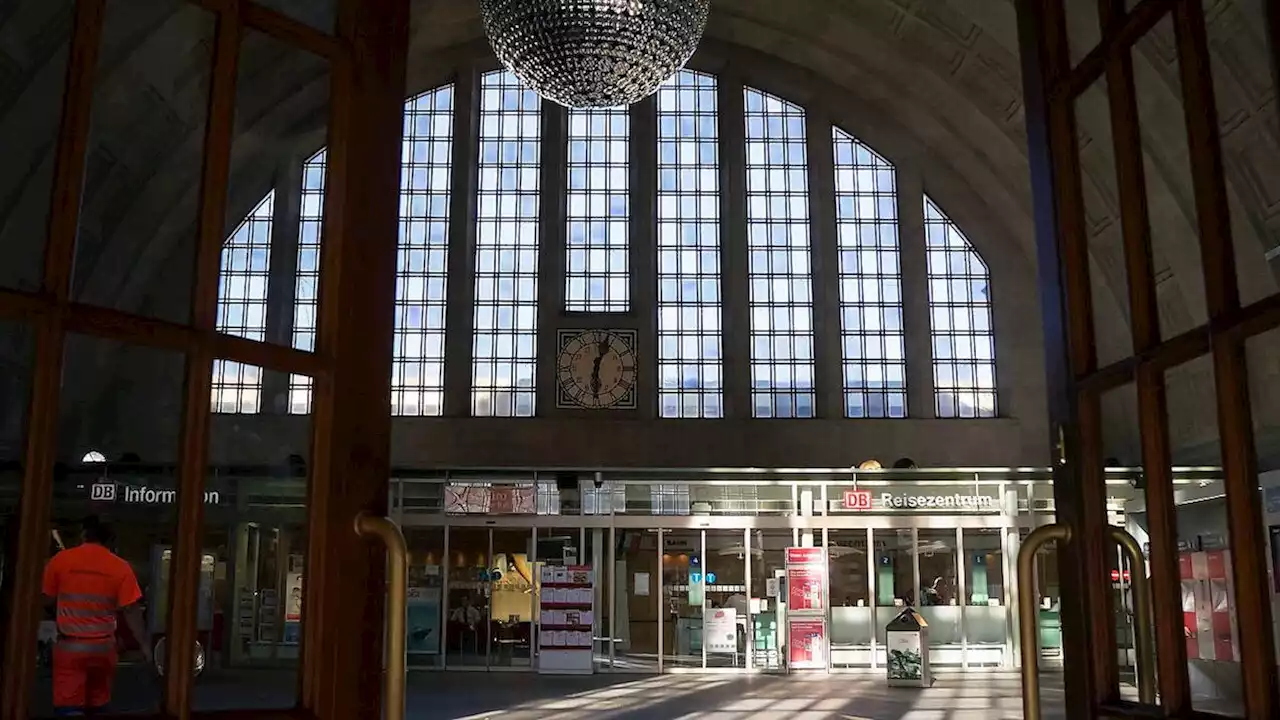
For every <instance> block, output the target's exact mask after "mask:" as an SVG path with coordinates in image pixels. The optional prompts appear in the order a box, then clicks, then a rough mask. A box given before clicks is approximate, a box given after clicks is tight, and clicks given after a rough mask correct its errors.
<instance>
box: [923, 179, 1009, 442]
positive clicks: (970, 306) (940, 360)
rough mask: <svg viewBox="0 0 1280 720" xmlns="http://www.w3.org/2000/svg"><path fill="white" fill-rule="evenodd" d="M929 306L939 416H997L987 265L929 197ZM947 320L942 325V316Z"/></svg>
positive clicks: (925, 220) (927, 215) (926, 197)
mask: <svg viewBox="0 0 1280 720" xmlns="http://www.w3.org/2000/svg"><path fill="white" fill-rule="evenodd" d="M924 211H925V212H924V222H925V237H926V238H927V243H928V252H929V305H930V306H931V307H932V308H933V317H934V322H933V326H932V328H931V331H932V333H933V345H934V360H933V377H934V396H935V402H936V411H937V413H938V417H948V418H990V417H997V416H998V415H999V414H1000V413H999V408H998V407H997V406H996V384H995V376H996V362H995V335H994V332H993V331H992V328H991V323H990V320H989V319H988V318H989V317H990V313H991V288H990V283H991V279H990V273H989V272H988V270H987V264H986V262H984V261H983V259H982V257H981V256H980V255H978V251H977V250H975V249H974V247H973V246H972V245H971V244H970V243H969V240H968V238H966V237H965V236H964V233H962V232H960V228H959V227H957V226H956V224H955V223H953V222H951V220H950V218H948V217H947V216H946V215H945V214H944V213H943V212H942V210H941V209H939V208H938V206H937V205H936V204H935V203H934V202H933V200H932V199H930V198H929V197H928V196H925V199H924ZM940 312H941V313H943V317H949V318H950V321H949V322H943V323H940V322H939V321H938V318H939V313H940Z"/></svg>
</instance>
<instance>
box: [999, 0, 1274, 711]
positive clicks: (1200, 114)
mask: <svg viewBox="0 0 1280 720" xmlns="http://www.w3.org/2000/svg"><path fill="white" fill-rule="evenodd" d="M1016 2H1017V12H1018V25H1019V44H1020V48H1021V53H1022V67H1023V83H1024V92H1025V97H1026V122H1027V137H1028V151H1029V160H1030V165H1031V180H1032V195H1033V202H1034V210H1035V223H1036V244H1037V250H1038V258H1039V262H1040V274H1041V286H1042V302H1043V309H1042V312H1043V320H1044V327H1045V347H1046V362H1047V374H1048V389H1049V400H1050V402H1049V406H1050V414H1051V418H1050V420H1051V427H1052V428H1054V434H1055V437H1054V438H1053V441H1054V443H1055V446H1056V447H1057V448H1058V453H1057V457H1055V458H1054V464H1055V468H1056V472H1055V479H1054V490H1055V497H1056V500H1057V507H1058V518H1059V521H1061V522H1065V523H1067V524H1068V525H1070V526H1071V528H1072V530H1073V535H1074V539H1073V540H1072V542H1071V543H1070V544H1069V545H1068V546H1067V547H1066V548H1064V549H1063V552H1064V554H1065V555H1066V556H1067V557H1066V560H1067V563H1066V564H1067V566H1068V567H1069V568H1070V569H1071V571H1070V572H1069V573H1068V574H1067V576H1065V577H1064V578H1063V586H1064V587H1063V593H1062V597H1063V625H1064V628H1066V630H1067V632H1065V633H1064V639H1065V642H1064V645H1065V647H1064V652H1065V654H1066V659H1067V664H1066V678H1065V679H1066V686H1067V701H1068V704H1069V706H1068V715H1069V716H1070V717H1098V716H1104V715H1105V716H1112V715H1114V716H1133V715H1144V714H1149V713H1151V712H1153V709H1151V708H1146V707H1143V706H1139V705H1138V704H1136V703H1130V702H1125V701H1122V700H1121V699H1120V696H1119V687H1118V684H1117V674H1116V667H1115V663H1116V659H1115V653H1114V652H1113V648H1114V638H1112V637H1110V635H1111V626H1112V623H1111V622H1110V618H1111V617H1112V608H1111V604H1110V599H1109V597H1100V595H1101V594H1102V593H1101V589H1102V588H1103V587H1104V586H1105V584H1104V583H1101V582H1099V581H1098V580H1097V579H1098V578H1102V577H1104V574H1103V573H1104V572H1105V571H1106V570H1107V569H1108V565H1107V564H1106V561H1105V560H1104V559H1102V558H1100V557H1099V555H1098V553H1097V545H1098V544H1099V543H1100V542H1103V541H1102V540H1101V538H1103V537H1104V536H1103V534H1102V533H1101V530H1102V529H1104V528H1105V522H1106V519H1105V515H1103V516H1102V517H1101V518H1099V516H1098V514H1097V507H1096V505H1097V502H1098V500H1099V498H1100V497H1102V494H1101V487H1100V486H1099V485H1098V484H1097V473H1098V471H1099V470H1100V468H1101V467H1102V463H1103V460H1104V458H1103V454H1102V451H1103V446H1102V437H1101V434H1100V424H1101V416H1100V403H1101V398H1102V396H1103V394H1104V393H1106V392H1108V391H1111V390H1115V389H1117V388H1122V387H1125V386H1127V385H1129V384H1130V383H1133V384H1136V388H1137V395H1138V412H1139V423H1140V433H1141V436H1142V442H1141V445H1142V457H1143V466H1144V468H1146V471H1145V475H1146V481H1147V482H1146V503H1147V508H1148V511H1149V521H1150V527H1149V530H1150V535H1151V561H1150V564H1151V571H1152V596H1153V601H1154V605H1155V607H1154V611H1155V612H1154V616H1155V623H1156V643H1157V653H1158V658H1159V659H1158V674H1159V692H1160V703H1161V706H1162V708H1161V709H1160V710H1159V711H1156V712H1163V714H1166V715H1168V716H1172V717H1192V716H1196V715H1197V714H1198V713H1197V712H1196V711H1194V709H1193V708H1192V703H1191V692H1190V685H1189V680H1188V677H1187V658H1186V645H1185V640H1184V638H1183V633H1182V618H1181V612H1180V610H1181V605H1180V601H1181V595H1180V587H1179V586H1180V582H1179V578H1180V575H1179V572H1178V557H1177V520H1176V516H1175V511H1174V504H1173V503H1174V498H1173V491H1172V486H1171V484H1170V471H1169V465H1170V462H1169V458H1170V443H1169V424H1168V411H1167V407H1166V400H1165V379H1164V376H1165V373H1166V372H1167V371H1168V370H1169V369H1170V368H1172V367H1175V366H1177V365H1179V364H1181V363H1184V362H1187V361H1189V360H1191V359H1194V358H1196V357H1200V356H1205V355H1209V356H1211V357H1212V359H1213V366H1214V377H1215V386H1216V388H1217V420H1218V428H1219V434H1220V437H1221V442H1222V453H1223V474H1224V484H1225V487H1226V492H1227V509H1228V525H1229V535H1230V546H1231V547H1232V548H1233V549H1234V550H1235V552H1234V553H1233V560H1234V562H1233V566H1232V572H1233V581H1234V583H1235V588H1236V600H1235V609H1236V613H1237V632H1238V636H1239V638H1240V656H1241V662H1240V664H1241V672H1242V675H1243V679H1244V705H1245V711H1246V714H1247V716H1248V717H1275V716H1276V715H1277V713H1278V712H1280V704H1278V701H1277V670H1276V662H1275V658H1274V655H1273V647H1272V643H1271V636H1272V632H1273V625H1272V619H1271V603H1270V592H1269V587H1268V586H1267V577H1268V576H1267V569H1266V567H1265V557H1266V556H1265V551H1262V549H1263V548H1264V543H1265V542H1266V539H1265V538H1264V537H1263V528H1262V525H1261V511H1260V504H1261V503H1260V498H1259V493H1258V489H1257V467H1256V462H1257V457H1256V452H1255V449H1254V444H1253V430H1252V417H1251V414H1250V407H1249V391H1248V377H1247V367H1246V365H1245V360H1244V343H1245V341H1246V340H1247V339H1248V338H1249V337H1251V336H1253V335H1257V334H1259V333H1262V332H1266V331H1268V330H1271V329H1274V328H1276V327H1280V296H1277V295H1273V296H1271V297H1268V298H1266V299H1264V300H1261V301H1259V302H1256V303H1253V304H1252V305H1250V306H1248V307H1241V304H1240V299H1239V293H1238V289H1237V278H1236V271H1235V266H1234V254H1233V246H1232V237H1231V224H1230V214H1229V208H1228V206H1227V195H1226V181H1225V177H1224V173H1223V165H1222V149H1221V145H1220V139H1219V136H1218V118H1217V113H1216V106H1215V96H1214V92H1213V82H1212V76H1211V73H1210V57H1209V47H1208V42H1207V38H1206V29H1205V17H1204V10H1203V7H1202V3H1201V0H1141V2H1139V3H1137V4H1136V5H1135V6H1134V7H1133V8H1131V9H1129V10H1126V9H1125V5H1124V4H1123V3H1121V2H1120V1H1119V0H1097V9H1098V18H1099V19H1098V26H1099V28H1100V29H1101V40H1100V41H1099V42H1098V43H1097V45H1096V46H1095V47H1093V48H1092V49H1090V50H1089V51H1088V52H1087V53H1085V54H1084V56H1083V59H1081V60H1080V61H1079V62H1078V63H1075V64H1074V66H1073V64H1072V63H1071V61H1070V53H1069V51H1068V38H1067V30H1066V28H1067V23H1066V14H1065V10H1064V5H1063V0H1016ZM1170 16H1171V17H1172V19H1173V25H1174V29H1175V37H1176V41H1177V42H1176V44H1177V51H1178V65H1179V68H1180V70H1181V85H1182V104H1183V107H1184V112H1185V118H1184V120H1185V125H1186V129H1187V137H1188V146H1189V148H1190V159H1191V177H1192V185H1193V188H1194V199H1195V210H1196V217H1197V220H1198V223H1199V225H1198V228H1197V229H1198V236H1199V245H1200V250H1201V263H1202V266H1203V270H1204V273H1205V288H1206V297H1207V301H1208V303H1207V304H1208V307H1207V311H1208V317H1209V320H1210V321H1209V323H1208V324H1206V325H1204V326H1202V327H1199V328H1196V329H1194V330H1191V331H1188V332H1186V333H1183V334H1182V335H1179V336H1176V337H1173V338H1170V339H1166V340H1162V339H1161V336H1160V328H1159V317H1158V313H1157V307H1156V300H1155V298H1156V295H1155V281H1154V276H1153V273H1152V260H1151V256H1152V254H1151V238H1150V225H1149V218H1148V216H1147V205H1146V187H1145V180H1144V178H1143V156H1142V140H1141V135H1140V132H1139V121H1138V117H1137V107H1136V97H1135V93H1134V81H1133V67H1132V52H1133V48H1134V45H1135V44H1136V43H1137V41H1138V40H1139V39H1141V38H1143V37H1144V36H1146V35H1147V34H1148V33H1149V32H1151V31H1152V29H1153V28H1154V27H1155V26H1156V24H1157V23H1158V22H1160V21H1161V20H1163V19H1165V18H1166V17H1170ZM1268 21H1269V22H1268V32H1269V35H1270V38H1269V39H1270V45H1271V51H1272V52H1271V59H1272V64H1273V71H1274V73H1275V76H1276V82H1277V85H1280V9H1277V8H1275V7H1274V4H1273V7H1272V9H1271V12H1270V13H1269V16H1268ZM1104 78H1105V80H1106V83H1107V96H1108V105H1109V107H1110V122H1111V125H1112V136H1113V142H1114V143H1115V147H1114V151H1115V156H1116V178H1117V185H1118V189H1119V195H1120V200H1121V203H1120V204H1121V225H1122V230H1123V238H1124V251H1125V252H1124V256H1125V269H1126V281H1127V285H1128V293H1129V304H1130V308H1131V319H1130V326H1131V335H1132V341H1133V348H1134V354H1133V356H1132V357H1129V358H1125V359H1123V360H1121V361H1118V362H1115V363H1112V364H1111V365H1108V366H1106V367H1101V368H1100V367H1098V363H1097V354H1096V349H1095V347H1094V328H1093V309H1092V307H1091V298H1090V289H1091V286H1090V281H1089V266H1088V261H1089V255H1088V237H1087V233H1086V230H1085V225H1084V201H1083V196H1082V188H1081V170H1080V158H1079V151H1078V147H1077V139H1076V138H1077V135H1076V127H1075V101H1076V99H1077V98H1078V97H1079V96H1080V95H1081V94H1082V93H1084V92H1085V90H1086V89H1088V88H1089V87H1091V86H1093V85H1094V84H1095V83H1096V82H1097V81H1099V80H1101V79H1104ZM1251 551H1252V552H1251ZM1068 581H1069V582H1068ZM1103 625H1105V626H1107V627H1106V628H1105V629H1099V626H1103Z"/></svg>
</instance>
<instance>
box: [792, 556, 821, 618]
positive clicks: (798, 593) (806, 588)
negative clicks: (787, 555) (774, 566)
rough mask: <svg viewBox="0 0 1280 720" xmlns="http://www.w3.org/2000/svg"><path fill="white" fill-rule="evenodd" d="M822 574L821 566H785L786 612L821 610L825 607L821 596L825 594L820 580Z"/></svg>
mask: <svg viewBox="0 0 1280 720" xmlns="http://www.w3.org/2000/svg"><path fill="white" fill-rule="evenodd" d="M823 575H824V573H823V572H822V569H821V568H814V567H790V568H787V611H788V612H805V611H806V610H815V611H822V610H825V609H826V606H825V604H824V603H823V596H824V595H826V593H825V592H824V590H825V588H823V582H822V580H823Z"/></svg>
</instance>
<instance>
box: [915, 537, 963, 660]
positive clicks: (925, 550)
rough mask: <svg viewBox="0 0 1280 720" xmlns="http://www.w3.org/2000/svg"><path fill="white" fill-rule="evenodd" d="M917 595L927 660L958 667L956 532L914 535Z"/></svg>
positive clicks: (961, 656)
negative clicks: (926, 628) (925, 627)
mask: <svg viewBox="0 0 1280 720" xmlns="http://www.w3.org/2000/svg"><path fill="white" fill-rule="evenodd" d="M917 538H918V544H917V546H916V551H917V556H918V558H919V563H920V593H919V602H918V605H917V607H918V608H919V610H920V614H921V615H923V616H924V618H925V620H926V621H928V623H929V648H930V653H929V658H930V662H931V663H933V664H934V665H961V664H962V663H963V662H964V659H963V653H962V649H963V642H962V637H961V636H962V633H961V627H960V606H961V602H960V599H961V598H960V575H959V571H958V568H957V563H956V560H957V556H958V553H957V547H956V531H955V530H954V529H950V530H930V529H922V530H919V531H918V536H917Z"/></svg>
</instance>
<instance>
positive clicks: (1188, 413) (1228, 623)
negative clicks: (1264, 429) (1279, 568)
mask: <svg viewBox="0 0 1280 720" xmlns="http://www.w3.org/2000/svg"><path fill="white" fill-rule="evenodd" d="M1165 383H1166V387H1167V388H1168V402H1169V405H1168V408H1169V430H1170V436H1171V442H1172V443H1173V447H1172V451H1173V452H1172V454H1173V461H1174V463H1175V464H1187V465H1190V464H1194V465H1202V466H1214V467H1217V466H1220V465H1221V464H1222V451H1221V446H1220V444H1219V438H1220V435H1219V429H1218V422H1217V417H1218V416H1217V413H1215V412H1212V411H1208V412H1206V408H1214V407H1216V406H1217V402H1218V398H1217V393H1216V392H1215V386H1214V372H1213V360H1212V358H1210V357H1209V356H1208V355H1205V356H1201V357H1199V358H1197V359H1195V360H1192V361H1191V362H1188V363H1185V364H1183V365H1179V366H1177V367H1175V368H1173V369H1171V370H1169V372H1168V373H1167V374H1166V375H1165ZM1225 493H1226V491H1225V488H1224V486H1223V483H1222V480H1221V478H1204V479H1200V480H1194V481H1190V482H1185V483H1177V484H1175V486H1174V504H1175V508H1174V512H1175V516H1176V518H1177V530H1178V568H1179V572H1180V579H1181V585H1182V612H1183V617H1184V625H1185V627H1184V628H1183V629H1184V630H1185V635H1186V641H1187V645H1186V647H1187V677H1188V680H1189V681H1190V683H1191V702H1192V706H1193V707H1194V708H1195V709H1197V710H1203V711H1209V712H1217V713H1224V714H1232V715H1240V716H1242V715H1243V712H1244V706H1243V702H1244V697H1243V694H1242V684H1241V683H1242V678H1241V675H1240V638H1239V634H1238V630H1237V628H1236V613H1235V610H1236V599H1235V583H1234V582H1233V581H1232V573H1231V563H1232V556H1233V554H1234V552H1235V551H1236V548H1233V547H1231V537H1230V533H1229V531H1228V526H1227V503H1226V494H1225Z"/></svg>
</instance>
